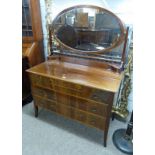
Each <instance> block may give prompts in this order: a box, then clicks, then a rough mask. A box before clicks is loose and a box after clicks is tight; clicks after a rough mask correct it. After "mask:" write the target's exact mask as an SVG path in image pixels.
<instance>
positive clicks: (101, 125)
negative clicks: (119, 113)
mask: <svg viewBox="0 0 155 155" xmlns="http://www.w3.org/2000/svg"><path fill="white" fill-rule="evenodd" d="M87 124H89V125H91V126H94V127H96V128H98V129H101V130H104V129H105V126H106V119H105V118H101V117H98V116H95V115H88V117H87Z"/></svg>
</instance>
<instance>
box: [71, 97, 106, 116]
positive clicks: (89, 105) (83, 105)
mask: <svg viewBox="0 0 155 155" xmlns="http://www.w3.org/2000/svg"><path fill="white" fill-rule="evenodd" d="M72 100H73V101H74V103H73V105H74V107H76V108H78V109H80V110H83V111H87V112H90V113H93V114H97V115H100V116H102V117H106V116H107V110H108V105H107V104H104V103H97V102H94V101H91V100H85V99H80V98H76V97H74V98H73V99H72ZM71 106H72V105H71Z"/></svg>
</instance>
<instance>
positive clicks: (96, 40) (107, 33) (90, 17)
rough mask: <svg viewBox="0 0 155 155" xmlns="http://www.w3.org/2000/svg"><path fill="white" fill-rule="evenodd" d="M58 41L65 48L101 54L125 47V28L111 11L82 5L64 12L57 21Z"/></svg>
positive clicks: (55, 24)
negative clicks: (120, 46)
mask: <svg viewBox="0 0 155 155" xmlns="http://www.w3.org/2000/svg"><path fill="white" fill-rule="evenodd" d="M53 30H54V36H55V38H56V40H57V41H58V42H59V43H60V44H61V45H62V46H64V47H65V48H69V49H72V50H73V49H75V50H76V51H82V52H98V51H105V50H106V49H111V48H114V47H116V46H118V45H120V44H121V42H122V37H123V36H124V27H123V24H122V23H121V21H120V20H119V18H118V17H116V16H115V15H114V14H113V13H111V12H110V11H108V10H105V9H103V8H100V7H95V6H94V7H93V6H78V7H72V8H69V9H66V10H64V11H62V12H61V13H60V14H59V15H58V16H57V17H56V18H55V20H54V21H53Z"/></svg>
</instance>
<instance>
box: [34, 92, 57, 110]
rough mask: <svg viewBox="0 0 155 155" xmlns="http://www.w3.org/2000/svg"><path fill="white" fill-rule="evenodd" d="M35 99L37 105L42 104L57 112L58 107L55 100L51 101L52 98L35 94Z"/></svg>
mask: <svg viewBox="0 0 155 155" xmlns="http://www.w3.org/2000/svg"><path fill="white" fill-rule="evenodd" d="M33 99H34V102H35V104H36V105H38V106H40V107H43V108H46V109H49V110H51V111H54V112H56V111H57V110H56V109H57V108H56V102H54V101H51V100H46V99H44V98H42V97H39V96H35V95H34V96H33Z"/></svg>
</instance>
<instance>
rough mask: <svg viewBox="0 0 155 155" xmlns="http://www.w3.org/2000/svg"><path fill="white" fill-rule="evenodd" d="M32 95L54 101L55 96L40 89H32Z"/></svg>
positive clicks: (49, 91)
mask: <svg viewBox="0 0 155 155" xmlns="http://www.w3.org/2000/svg"><path fill="white" fill-rule="evenodd" d="M32 94H33V95H37V96H41V97H43V98H46V99H50V100H53V101H56V94H55V92H54V91H53V90H48V89H43V88H40V87H32Z"/></svg>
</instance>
